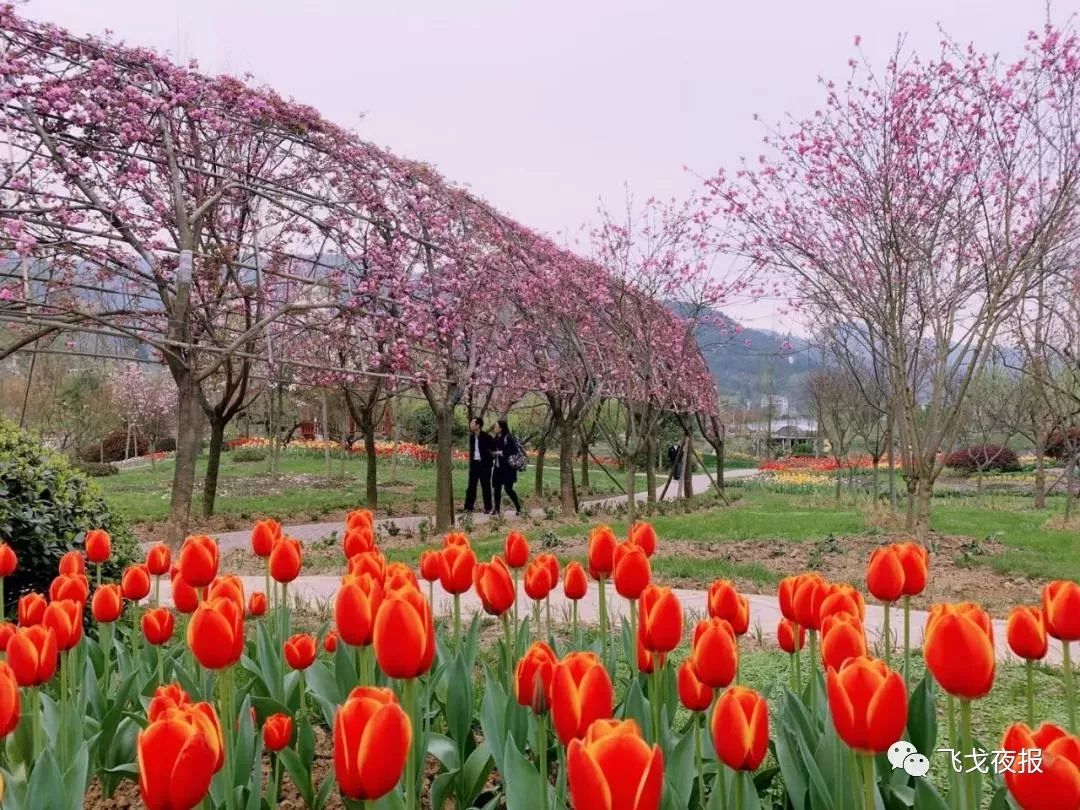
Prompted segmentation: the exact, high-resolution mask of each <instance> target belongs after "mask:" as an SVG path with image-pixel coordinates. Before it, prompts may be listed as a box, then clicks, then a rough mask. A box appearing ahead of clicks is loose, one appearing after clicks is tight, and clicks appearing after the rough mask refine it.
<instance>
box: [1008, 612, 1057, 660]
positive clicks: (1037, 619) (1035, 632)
mask: <svg viewBox="0 0 1080 810" xmlns="http://www.w3.org/2000/svg"><path fill="white" fill-rule="evenodd" d="M1005 639H1006V640H1007V641H1008V642H1009V649H1010V650H1012V651H1013V652H1014V653H1015V654H1016V655H1018V656H1019V657H1020V658H1025V659H1027V660H1028V661H1038V660H1040V659H1042V658H1044V657H1045V656H1046V650H1047V647H1048V641H1047V638H1046V624H1045V623H1044V622H1043V615H1042V610H1041V609H1040V608H1037V607H1027V606H1026V605H1018V606H1017V607H1014V608H1013V609H1012V610H1011V611H1010V612H1009V621H1008V624H1007V625H1006V626H1005Z"/></svg>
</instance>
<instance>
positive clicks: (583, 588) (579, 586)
mask: <svg viewBox="0 0 1080 810" xmlns="http://www.w3.org/2000/svg"><path fill="white" fill-rule="evenodd" d="M588 590H589V580H588V577H586V575H585V566H583V565H582V564H581V563H579V562H576V561H575V562H572V563H570V564H569V565H567V566H566V573H565V574H564V575H563V593H564V594H566V598H567V599H570V600H573V601H577V600H578V599H584V598H585V594H586V593H587V592H588Z"/></svg>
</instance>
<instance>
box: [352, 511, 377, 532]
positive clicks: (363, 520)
mask: <svg viewBox="0 0 1080 810" xmlns="http://www.w3.org/2000/svg"><path fill="white" fill-rule="evenodd" d="M359 526H367V527H368V528H369V529H374V528H375V513H374V512H372V511H371V510H370V509H354V510H353V511H351V512H349V514H347V515H346V516H345V528H346V529H355V528H357V527H359Z"/></svg>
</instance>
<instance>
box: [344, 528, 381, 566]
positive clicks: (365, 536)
mask: <svg viewBox="0 0 1080 810" xmlns="http://www.w3.org/2000/svg"><path fill="white" fill-rule="evenodd" d="M341 545H342V548H343V549H344V551H345V557H346V558H349V557H355V556H356V555H357V554H366V553H367V552H369V551H376V550H378V548H377V544H376V542H375V530H374V529H373V528H372V527H371V526H357V527H355V528H352V529H348V530H347V531H346V532H345V536H344V537H343V538H342V540H341Z"/></svg>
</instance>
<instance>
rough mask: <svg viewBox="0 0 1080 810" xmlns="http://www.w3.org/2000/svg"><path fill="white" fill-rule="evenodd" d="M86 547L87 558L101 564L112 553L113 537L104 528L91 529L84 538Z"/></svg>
mask: <svg viewBox="0 0 1080 810" xmlns="http://www.w3.org/2000/svg"><path fill="white" fill-rule="evenodd" d="M83 546H84V547H85V548H86V559H88V560H90V562H92V563H96V564H98V565H100V564H101V563H103V562H107V561H108V559H109V555H110V554H111V553H112V538H111V537H109V533H108V532H107V531H105V530H104V529H91V530H90V531H88V532H87V533H86V537H85V538H84V539H83Z"/></svg>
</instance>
